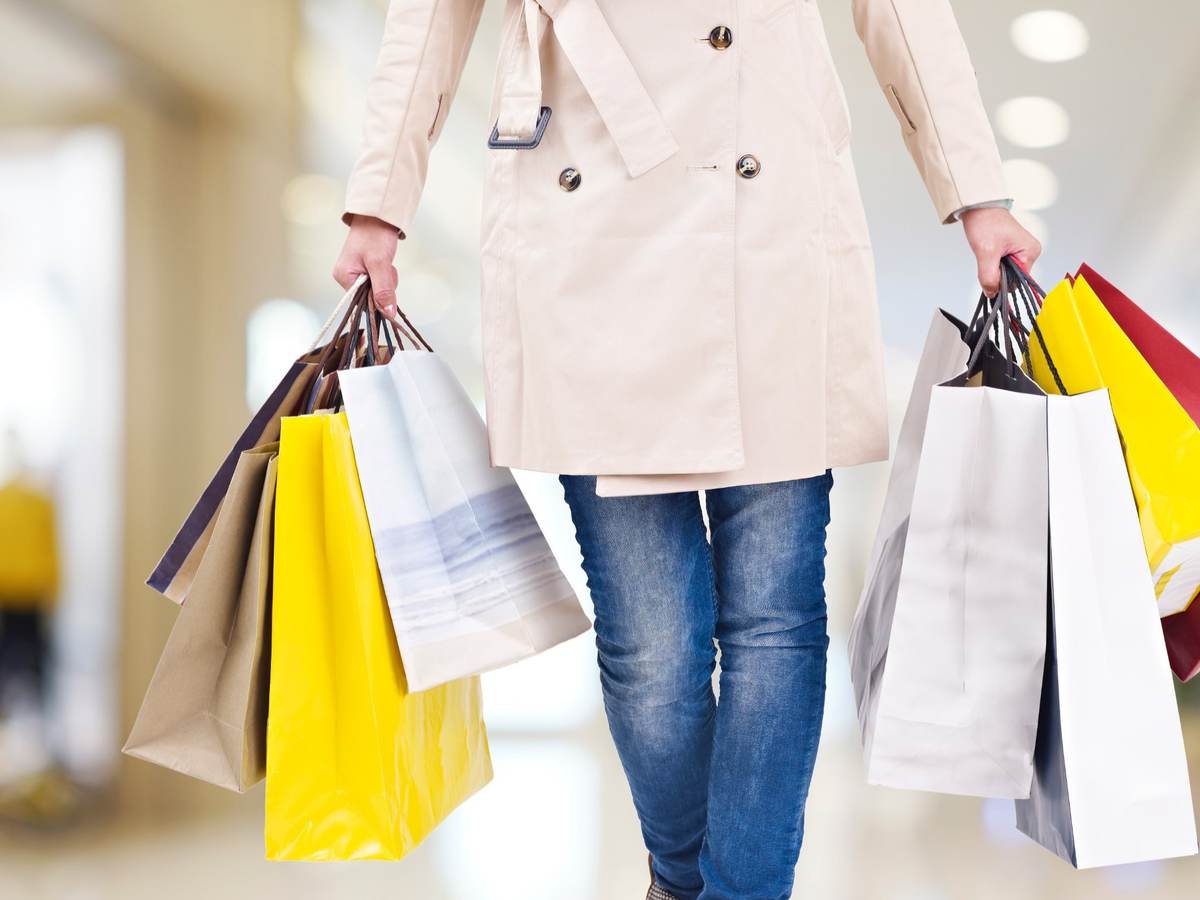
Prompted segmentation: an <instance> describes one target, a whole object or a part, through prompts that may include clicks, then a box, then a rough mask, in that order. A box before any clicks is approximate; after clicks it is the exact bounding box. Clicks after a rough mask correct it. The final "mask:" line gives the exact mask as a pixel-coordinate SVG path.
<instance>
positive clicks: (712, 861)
mask: <svg viewBox="0 0 1200 900" xmlns="http://www.w3.org/2000/svg"><path fill="white" fill-rule="evenodd" d="M832 483H833V479H832V477H831V476H830V474H829V473H828V472H826V473H825V474H824V475H820V476H817V477H814V478H805V479H799V480H795V481H785V482H777V483H773V484H760V485H748V486H739V487H731V488H722V489H720V490H715V491H709V492H707V495H706V498H707V505H708V511H709V524H710V527H711V531H712V548H713V559H714V567H715V570H716V577H717V598H718V603H717V605H718V619H717V642H718V643H719V645H720V648H721V676H720V678H721V681H720V698H719V702H718V705H717V715H716V728H715V734H714V738H713V753H712V768H711V775H710V781H709V790H708V824H707V831H706V834H705V840H704V846H703V847H702V849H701V852H700V872H701V875H702V877H703V881H704V890H703V891H702V892H701V893H700V900H784V898H787V897H790V896H791V890H792V883H793V880H794V877H795V868H796V861H797V858H798V856H799V853H800V843H801V840H802V838H803V834H804V804H805V801H806V799H807V797H808V787H809V782H810V781H811V779H812V770H813V764H814V762H815V760H816V753H817V742H818V740H819V739H820V734H821V718H822V714H823V711H824V703H825V659H826V651H827V649H828V646H829V638H828V636H827V633H826V611H825V586H824V582H825V530H826V526H827V525H828V523H829V490H830V487H831V486H832Z"/></svg>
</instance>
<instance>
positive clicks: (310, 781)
mask: <svg viewBox="0 0 1200 900" xmlns="http://www.w3.org/2000/svg"><path fill="white" fill-rule="evenodd" d="M274 573H275V585H274V604H273V609H272V613H273V618H272V629H271V643H272V659H271V688H270V712H269V716H268V725H267V798H266V804H267V814H266V849H267V857H268V858H269V859H276V860H283V859H292V860H350V859H398V858H400V857H402V856H403V855H404V854H406V853H407V852H408V851H409V850H411V849H412V848H413V847H414V846H416V845H417V844H418V843H420V841H421V840H422V839H423V838H424V837H425V836H426V835H428V834H429V833H430V832H431V831H432V830H433V829H434V828H435V827H436V826H437V825H438V823H439V822H441V821H442V820H443V819H445V818H446V816H447V815H448V814H449V813H450V812H451V811H452V810H453V809H454V808H455V807H456V806H457V805H458V804H459V803H461V802H462V801H463V800H465V799H466V798H467V797H469V796H471V794H473V793H474V792H475V791H477V790H479V789H480V788H481V787H483V786H484V785H485V784H487V782H488V781H489V780H490V779H491V776H492V766H491V758H490V756H489V754H488V744H487V733H486V730H485V728H484V724H483V720H482V703H481V696H480V684H479V678H478V676H474V677H470V678H463V679H459V680H457V681H452V682H450V683H448V684H445V685H441V686H439V687H436V688H432V689H430V690H427V691H420V692H416V693H410V692H409V691H408V688H407V684H406V681H405V678H404V669H403V666H402V664H401V661H400V654H399V650H398V649H397V646H396V639H395V636H394V634H393V632H392V625H391V620H390V618H389V616H388V610H387V603H386V601H385V599H384V594H383V585H382V583H381V581H380V577H379V570H378V567H377V566H376V563H375V550H374V547H373V545H372V543H371V532H370V528H369V526H368V524H367V513H366V507H365V505H364V503H363V497H362V490H361V488H360V486H359V481H358V472H357V469H356V467H355V462H354V454H353V450H352V448H351V442H350V432H349V428H348V426H347V423H346V417H345V415H344V414H338V415H328V414H324V415H322V414H318V415H311V416H302V417H296V418H288V419H284V421H283V430H282V438H281V443H280V451H279V486H278V494H277V506H276V548H275V569H274Z"/></svg>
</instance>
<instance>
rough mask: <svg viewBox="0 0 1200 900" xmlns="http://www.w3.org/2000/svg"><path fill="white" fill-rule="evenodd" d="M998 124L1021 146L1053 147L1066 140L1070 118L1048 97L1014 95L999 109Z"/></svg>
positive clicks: (1006, 137) (1009, 139) (1005, 134)
mask: <svg viewBox="0 0 1200 900" xmlns="http://www.w3.org/2000/svg"><path fill="white" fill-rule="evenodd" d="M996 127H997V128H998V129H999V130H1000V133H1001V134H1002V135H1004V137H1005V139H1007V140H1008V141H1009V142H1010V143H1012V144H1015V145H1016V146H1018V147H1034V148H1041V147H1054V146H1056V145H1058V144H1061V143H1062V142H1063V141H1065V140H1066V139H1067V135H1068V134H1069V133H1070V131H1071V120H1070V117H1069V116H1068V115H1067V111H1066V110H1065V109H1063V107H1062V106H1061V105H1060V104H1058V103H1055V102H1054V101H1053V100H1051V99H1050V98H1049V97H1014V98H1013V99H1011V100H1005V101H1004V102H1003V103H1001V104H1000V106H999V107H998V108H997V109H996Z"/></svg>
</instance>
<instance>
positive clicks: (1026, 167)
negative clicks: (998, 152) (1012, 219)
mask: <svg viewBox="0 0 1200 900" xmlns="http://www.w3.org/2000/svg"><path fill="white" fill-rule="evenodd" d="M1004 180H1005V181H1006V182H1007V183H1008V189H1009V191H1011V192H1012V195H1013V201H1014V205H1015V206H1016V208H1017V209H1023V210H1038V209H1045V208H1046V207H1048V206H1053V205H1054V201H1055V200H1057V199H1058V178H1057V177H1056V176H1055V174H1054V172H1053V171H1051V169H1050V167H1049V166H1047V165H1046V164H1045V163H1041V162H1038V161H1037V160H1036V159H1006V160H1005V161H1004Z"/></svg>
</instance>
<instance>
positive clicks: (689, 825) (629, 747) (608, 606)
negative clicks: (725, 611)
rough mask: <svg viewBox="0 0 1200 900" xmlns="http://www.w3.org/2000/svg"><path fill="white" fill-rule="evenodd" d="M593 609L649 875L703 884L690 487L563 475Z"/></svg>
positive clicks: (694, 508) (702, 736) (707, 656)
mask: <svg viewBox="0 0 1200 900" xmlns="http://www.w3.org/2000/svg"><path fill="white" fill-rule="evenodd" d="M560 480H561V481H562V484H563V487H564V490H565V493H566V498H567V503H568V505H569V506H570V508H571V516H572V519H573V520H574V523H575V531H576V537H577V539H578V541H579V547H580V549H581V550H582V552H583V568H584V572H585V573H586V575H587V580H588V587H589V589H590V590H591V595H592V603H593V605H594V607H595V614H596V622H595V627H596V650H597V657H598V661H599V666H600V685H601V689H602V693H603V696H604V710H605V713H606V715H607V717H608V727H609V730H610V731H611V732H612V737H613V743H614V744H615V745H616V748H617V754H618V756H619V757H620V759H621V765H622V766H623V768H624V770H625V776H626V779H627V780H628V781H629V787H630V790H631V792H632V794H633V804H634V808H635V809H636V810H637V814H638V819H639V820H640V822H641V827H642V836H643V838H644V840H645V842H646V847H647V849H648V850H650V852H651V855H652V857H653V860H654V863H653V865H654V871H655V876H656V880H657V881H658V883H659V884H661V885H662V887H663V888H664V889H666V890H667V891H670V892H671V893H672V894H674V895H675V896H676V897H679V898H680V900H695V898H696V897H697V896H698V895H699V893H700V889H701V881H700V872H699V862H698V860H699V854H700V847H701V843H702V841H703V839H704V829H705V824H706V820H707V813H706V808H705V807H706V802H707V795H708V782H709V759H710V755H711V751H712V735H713V715H714V711H715V701H714V698H713V691H712V673H713V668H714V664H715V657H716V648H715V646H714V644H713V634H714V628H715V624H716V608H715V607H716V601H715V595H714V586H713V578H714V576H713V567H712V554H711V551H710V549H709V544H708V540H707V536H706V533H705V528H704V521H703V518H702V515H701V510H700V501H699V497H698V495H697V494H696V493H676V494H662V495H655V496H642V497H597V496H596V479H595V478H594V477H592V476H578V475H564V476H561V479H560Z"/></svg>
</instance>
